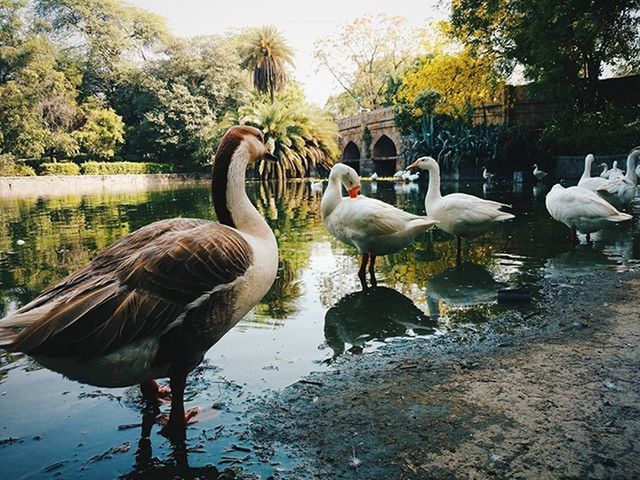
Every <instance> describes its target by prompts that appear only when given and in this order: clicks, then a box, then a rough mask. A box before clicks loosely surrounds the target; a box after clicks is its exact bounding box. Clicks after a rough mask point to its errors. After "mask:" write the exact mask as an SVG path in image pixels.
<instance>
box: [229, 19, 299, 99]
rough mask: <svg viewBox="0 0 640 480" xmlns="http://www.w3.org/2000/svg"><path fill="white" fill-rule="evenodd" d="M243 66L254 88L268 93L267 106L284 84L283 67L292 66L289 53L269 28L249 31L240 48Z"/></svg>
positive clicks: (282, 37) (280, 39)
mask: <svg viewBox="0 0 640 480" xmlns="http://www.w3.org/2000/svg"><path fill="white" fill-rule="evenodd" d="M241 54H242V58H243V62H242V63H243V67H244V68H247V69H249V70H250V71H251V75H252V77H253V86H254V88H255V89H256V90H257V91H259V92H261V93H268V94H269V96H270V97H271V103H273V101H274V97H275V92H279V91H280V90H282V89H283V88H284V86H285V84H286V83H287V69H286V65H287V64H289V65H291V66H293V50H292V49H291V47H289V45H287V43H286V41H285V39H284V36H283V35H282V34H281V33H280V32H279V31H278V29H277V28H276V27H274V26H273V25H266V26H264V27H257V28H252V29H251V30H249V31H248V32H247V34H246V37H245V40H244V45H243V46H242V48H241Z"/></svg>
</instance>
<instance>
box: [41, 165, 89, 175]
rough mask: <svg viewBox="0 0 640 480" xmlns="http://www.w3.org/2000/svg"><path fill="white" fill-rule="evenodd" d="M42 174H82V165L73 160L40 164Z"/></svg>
mask: <svg viewBox="0 0 640 480" xmlns="http://www.w3.org/2000/svg"><path fill="white" fill-rule="evenodd" d="M40 174H41V175H80V167H79V166H78V165H77V164H75V163H73V162H56V163H42V164H40Z"/></svg>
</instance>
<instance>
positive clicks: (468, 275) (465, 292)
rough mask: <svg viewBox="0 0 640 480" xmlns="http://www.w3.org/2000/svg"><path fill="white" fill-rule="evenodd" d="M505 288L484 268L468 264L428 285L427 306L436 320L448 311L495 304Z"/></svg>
mask: <svg viewBox="0 0 640 480" xmlns="http://www.w3.org/2000/svg"><path fill="white" fill-rule="evenodd" d="M501 287H502V284H501V283H500V282H497V281H496V280H495V279H494V278H493V276H492V275H491V273H490V272H489V271H488V270H487V269H486V268H484V267H482V266H481V265H476V264H473V263H469V262H465V263H462V264H460V265H458V266H456V267H453V268H449V269H447V270H445V271H444V272H442V273H439V274H438V275H434V276H433V277H431V278H430V279H429V282H428V283H427V304H428V305H429V314H430V315H431V318H432V319H437V318H439V317H440V316H441V303H444V304H445V305H446V306H447V307H467V306H472V305H482V304H486V303H492V302H494V301H495V300H496V295H497V293H498V290H499V289H500V288H501Z"/></svg>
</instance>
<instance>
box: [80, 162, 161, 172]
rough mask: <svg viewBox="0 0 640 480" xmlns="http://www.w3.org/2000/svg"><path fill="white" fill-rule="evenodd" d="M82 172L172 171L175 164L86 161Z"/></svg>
mask: <svg viewBox="0 0 640 480" xmlns="http://www.w3.org/2000/svg"><path fill="white" fill-rule="evenodd" d="M80 172H81V173H82V175H122V174H138V173H172V172H173V166H172V165H168V164H166V163H151V162H84V163H81V164H80Z"/></svg>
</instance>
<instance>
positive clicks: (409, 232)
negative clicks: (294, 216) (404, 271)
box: [320, 163, 436, 281]
mask: <svg viewBox="0 0 640 480" xmlns="http://www.w3.org/2000/svg"><path fill="white" fill-rule="evenodd" d="M343 185H344V187H345V188H346V189H347V191H348V192H349V197H345V198H343V197H342V186H343ZM359 190H360V179H359V178H358V174H357V173H356V172H355V170H353V169H352V168H351V167H348V166H347V165H344V164H341V163H339V164H337V165H334V166H333V168H332V169H331V174H330V175H329V185H328V186H327V189H326V190H325V192H324V195H323V197H322V203H321V205H320V211H321V215H322V221H323V222H324V225H325V226H326V227H327V230H329V232H330V233H331V234H332V235H333V236H334V237H336V238H337V239H338V240H340V241H342V242H344V243H346V244H347V245H352V246H354V247H356V248H357V249H358V251H359V252H360V254H362V255H363V259H362V260H363V263H364V267H363V266H362V264H361V268H360V272H359V276H360V278H361V279H362V280H363V281H364V279H363V276H364V272H365V267H366V262H367V261H368V260H369V257H371V265H370V268H369V272H370V273H371V274H372V277H373V262H374V261H375V257H376V256H378V255H387V254H389V253H394V252H397V251H398V250H400V249H402V248H404V247H406V246H408V245H409V244H411V243H412V242H413V240H414V239H415V238H416V236H418V235H419V234H420V233H422V232H424V231H426V230H429V229H430V228H431V227H432V226H433V225H434V224H435V223H436V222H435V220H433V219H432V218H429V217H424V216H418V215H413V214H411V213H408V212H405V211H403V210H400V209H398V208H395V207H393V206H391V205H389V204H387V203H384V202H381V201H379V200H375V199H373V198H368V197H365V196H363V195H358V191H359Z"/></svg>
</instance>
